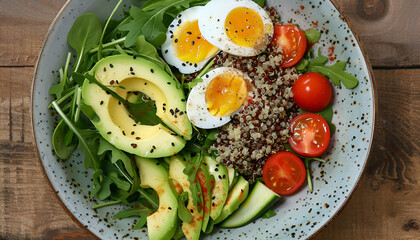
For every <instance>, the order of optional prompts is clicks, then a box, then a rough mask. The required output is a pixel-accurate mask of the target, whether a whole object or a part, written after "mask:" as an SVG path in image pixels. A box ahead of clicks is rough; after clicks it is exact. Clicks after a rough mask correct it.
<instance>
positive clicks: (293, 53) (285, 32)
mask: <svg viewBox="0 0 420 240" xmlns="http://www.w3.org/2000/svg"><path fill="white" fill-rule="evenodd" d="M271 43H272V44H277V45H280V46H282V48H283V54H282V58H283V65H281V67H282V68H287V67H291V66H293V65H295V64H296V63H297V62H299V60H300V59H301V58H302V57H303V55H304V54H305V52H306V46H307V44H308V43H307V40H306V37H305V34H304V33H303V31H302V30H300V28H299V27H297V26H295V25H275V26H274V37H273V40H272V41H271Z"/></svg>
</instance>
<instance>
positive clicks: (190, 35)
mask: <svg viewBox="0 0 420 240" xmlns="http://www.w3.org/2000/svg"><path fill="white" fill-rule="evenodd" d="M172 47H173V48H174V49H175V54H176V56H177V57H178V59H179V60H181V61H183V62H189V63H198V62H201V61H203V60H205V59H207V58H209V57H211V56H213V55H214V54H215V53H216V52H217V51H218V49H217V48H216V47H214V46H213V45H211V44H210V43H209V42H207V40H206V39H204V37H203V36H202V35H201V32H200V29H199V28H198V20H195V21H192V22H190V21H185V22H184V23H183V24H182V25H181V26H179V27H178V28H177V30H176V31H175V33H174V37H173V39H172Z"/></svg>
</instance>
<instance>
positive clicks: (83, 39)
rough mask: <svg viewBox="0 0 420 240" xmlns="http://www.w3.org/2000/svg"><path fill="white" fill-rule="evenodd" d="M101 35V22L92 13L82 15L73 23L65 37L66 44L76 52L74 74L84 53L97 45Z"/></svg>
mask: <svg viewBox="0 0 420 240" xmlns="http://www.w3.org/2000/svg"><path fill="white" fill-rule="evenodd" d="M101 33H102V25H101V21H100V20H99V18H98V17H97V16H96V15H95V14H93V13H86V14H82V15H80V16H79V17H78V18H77V19H76V21H75V22H74V23H73V26H72V27H71V29H70V31H69V33H68V35H67V42H68V44H69V45H70V46H71V47H72V48H73V49H74V50H76V52H77V62H76V66H75V68H74V69H73V71H74V72H77V71H78V69H79V66H80V64H81V62H82V60H83V58H84V55H85V53H86V52H87V51H89V50H90V49H91V48H92V47H93V46H95V45H96V44H98V42H99V39H100V38H101Z"/></svg>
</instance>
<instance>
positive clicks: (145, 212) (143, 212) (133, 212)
mask: <svg viewBox="0 0 420 240" xmlns="http://www.w3.org/2000/svg"><path fill="white" fill-rule="evenodd" d="M152 213H153V212H152V211H150V209H148V208H146V207H144V206H136V207H135V208H132V209H126V210H122V211H120V212H118V213H117V214H115V215H114V218H128V217H135V216H138V217H140V219H139V220H138V221H137V223H136V225H135V226H134V229H140V228H142V227H143V226H144V225H145V224H146V222H147V220H146V219H147V217H148V216H150V214H152Z"/></svg>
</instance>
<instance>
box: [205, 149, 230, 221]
mask: <svg viewBox="0 0 420 240" xmlns="http://www.w3.org/2000/svg"><path fill="white" fill-rule="evenodd" d="M203 164H204V166H206V168H207V170H208V171H209V173H210V174H211V175H213V177H214V187H213V188H212V190H211V205H210V217H211V218H212V219H213V220H216V219H217V217H219V215H220V213H221V212H222V209H223V206H224V205H225V201H226V198H227V196H228V193H229V180H228V171H227V169H226V166H224V165H223V164H221V163H219V162H217V161H216V160H215V159H213V158H212V157H209V156H205V157H203Z"/></svg>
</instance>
